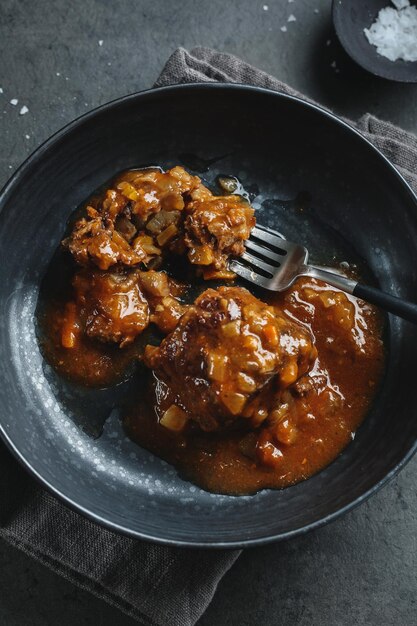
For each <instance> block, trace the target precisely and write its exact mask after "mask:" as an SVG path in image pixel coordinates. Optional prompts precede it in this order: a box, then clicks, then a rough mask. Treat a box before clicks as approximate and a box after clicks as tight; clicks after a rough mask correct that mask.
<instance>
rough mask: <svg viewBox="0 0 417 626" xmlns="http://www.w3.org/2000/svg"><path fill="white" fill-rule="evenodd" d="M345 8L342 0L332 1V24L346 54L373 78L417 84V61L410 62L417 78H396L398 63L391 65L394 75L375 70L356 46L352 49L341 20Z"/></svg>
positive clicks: (393, 62)
mask: <svg viewBox="0 0 417 626" xmlns="http://www.w3.org/2000/svg"><path fill="white" fill-rule="evenodd" d="M387 2H388V0H387ZM387 6H389V5H387ZM344 7H345V5H344V4H343V2H342V0H332V8H331V11H332V22H333V26H334V30H335V32H336V35H337V38H338V40H339V42H340V44H341V46H342V48H343V50H344V51H345V52H346V54H347V55H348V56H349V57H350V58H351V59H352V60H353V61H354V62H355V63H356V64H357V65H359V66H360V67H361V68H362V69H364V70H365V71H366V72H369V74H372V75H373V76H377V77H378V78H383V79H384V80H391V81H394V82H396V83H403V84H407V85H413V84H415V83H417V61H410V63H413V64H415V66H416V77H415V78H398V77H397V76H395V68H394V64H395V63H396V61H391V63H392V64H393V69H394V73H393V74H390V73H388V72H384V70H383V69H382V70H381V69H374V67H372V68H371V67H370V66H369V65H368V63H367V60H366V57H365V59H364V58H363V57H362V56H361V55H360V54H357V52H356V48H355V47H354V46H353V47H352V46H351V45H350V41H349V40H348V39H347V38H346V37H345V31H344V29H343V20H342V18H341V15H342V14H343V12H342V9H343V8H344ZM368 43H369V42H368ZM369 46H371V44H369ZM375 52H376V51H375ZM404 62H405V63H406V62H407V61H404Z"/></svg>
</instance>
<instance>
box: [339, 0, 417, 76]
mask: <svg viewBox="0 0 417 626" xmlns="http://www.w3.org/2000/svg"><path fill="white" fill-rule="evenodd" d="M411 4H413V0H412V1H411ZM386 6H393V5H392V4H391V3H390V1H389V0H333V8H332V13H333V23H334V27H335V31H336V34H337V36H338V39H339V41H340V43H341V44H342V46H343V47H344V49H345V50H346V52H347V53H348V55H349V56H350V57H351V58H352V59H353V60H354V61H355V62H356V63H358V65H360V66H361V67H363V68H364V69H365V70H368V72H371V73H372V74H375V75H376V76H381V77H382V78H388V79H389V80H395V81H398V82H401V83H417V61H414V62H411V61H403V60H402V59H398V61H390V60H389V59H386V58H385V57H383V56H381V55H380V54H378V53H377V51H376V48H375V46H371V44H370V43H369V41H368V40H367V38H366V36H365V33H364V32H363V30H364V28H370V26H371V24H373V22H374V21H375V19H376V17H377V15H378V13H379V11H380V10H381V9H383V8H384V7H386Z"/></svg>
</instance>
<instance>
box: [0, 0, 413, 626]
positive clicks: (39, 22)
mask: <svg viewBox="0 0 417 626" xmlns="http://www.w3.org/2000/svg"><path fill="white" fill-rule="evenodd" d="M264 1H265V4H268V0H264ZM387 2H388V0H387ZM315 9H317V11H318V12H315ZM290 14H293V15H295V17H296V18H297V21H296V22H291V23H287V18H288V16H289V15H290ZM285 24H286V26H287V32H282V31H281V30H280V28H281V26H284V25H285ZM100 40H102V41H103V44H102V46H100V45H99V41H100ZM329 40H330V44H329V45H327V42H328V41H329ZM0 42H1V55H0V59H1V60H0V64H1V73H0V87H2V89H3V93H2V94H0V112H1V113H0V136H1V138H2V151H1V155H0V159H1V161H0V183H3V182H5V181H6V180H7V178H8V176H9V174H10V173H11V171H12V170H13V169H14V168H15V167H17V165H19V163H20V162H21V161H22V160H23V159H24V158H25V157H26V156H27V155H28V154H29V153H30V152H31V151H32V150H33V149H34V148H35V147H36V146H37V145H39V143H41V142H42V141H43V140H44V139H46V138H47V137H48V136H49V135H50V134H51V133H53V132H54V131H56V130H58V129H59V128H60V127H62V126H63V125H64V124H65V123H67V122H69V121H71V120H72V119H74V118H75V117H76V116H78V115H80V114H82V113H83V112H85V111H88V110H89V109H91V108H92V107H94V106H97V105H99V104H101V103H104V102H106V101H108V100H111V99H113V98H116V97H118V96H122V95H124V94H126V93H130V92H133V91H138V90H140V89H144V88H147V87H150V86H151V84H152V82H153V81H154V80H155V79H156V77H157V75H158V73H159V71H160V69H161V67H162V65H163V63H164V61H165V60H166V58H167V57H168V55H169V54H170V52H171V51H173V50H174V49H175V48H176V47H177V46H179V45H183V46H185V47H192V46H194V45H207V46H212V47H215V48H217V49H220V50H225V51H229V52H232V53H234V54H237V55H239V56H242V57H244V58H245V59H247V60H248V61H249V62H251V63H253V64H254V65H258V66H259V67H261V68H262V69H264V70H266V71H269V72H271V73H273V74H275V75H276V76H278V77H279V78H281V79H282V80H286V81H287V82H288V83H289V84H291V85H292V86H293V87H295V88H297V89H299V90H301V91H304V92H305V93H306V94H308V95H309V96H311V97H313V98H316V99H317V100H319V101H321V102H322V103H324V104H326V105H328V106H331V107H333V108H334V109H335V110H336V112H338V113H339V114H342V115H345V116H348V117H357V116H358V115H361V114H362V113H364V112H365V111H371V112H372V113H374V114H376V115H379V116H381V117H383V118H384V119H389V120H392V121H393V122H395V123H397V124H398V125H400V126H402V127H404V128H408V129H411V130H413V131H414V132H417V85H400V84H394V83H389V82H387V81H384V80H381V79H377V78H374V77H372V76H370V75H368V74H367V73H365V72H364V71H363V70H361V69H359V68H357V67H356V66H355V65H353V63H352V62H351V61H350V60H349V59H348V58H347V57H346V55H345V54H344V53H343V51H342V50H341V49H340V47H339V46H338V45H337V43H336V42H335V38H334V35H333V33H332V30H331V24H330V1H329V0H294V2H293V3H287V1H286V0H281V1H276V2H269V4H268V11H265V10H264V9H263V2H254V1H253V0H229V2H224V1H220V0H211V2H203V0H183V2H182V3H174V2H168V1H167V0H164V1H162V0H161V1H159V2H155V1H154V0H153V1H152V0H136V1H135V0H124V1H123V2H120V3H115V2H100V1H99V0H72V1H71V2H66V1H65V0H55V2H52V1H50V2H48V1H47V0H38V1H37V2H31V1H30V0H2V1H1V5H0ZM333 61H336V68H334V67H332V66H331V64H332V63H333ZM336 70H339V71H336ZM13 98H17V99H18V101H19V102H18V104H17V106H13V105H11V104H10V100H11V99H13ZM23 105H26V106H27V107H28V108H29V112H28V113H27V114H26V115H19V111H20V108H21V107H22V106H23ZM28 210H30V207H28ZM410 419H413V416H410ZM416 481H417V459H414V460H413V461H411V463H410V464H409V465H408V466H407V468H406V469H405V470H404V471H403V472H402V473H401V474H400V476H399V477H398V478H396V479H395V480H394V481H393V482H391V484H390V485H388V486H387V487H386V488H385V489H384V490H383V491H382V492H380V493H379V494H377V495H376V496H375V497H373V498H372V499H371V500H370V501H368V502H367V503H365V504H364V505H362V506H361V507H360V508H359V509H357V510H356V511H354V512H352V513H350V514H349V515H347V516H346V517H344V518H343V519H341V520H339V521H337V522H335V523H334V524H332V525H331V526H328V527H325V528H322V529H320V530H319V531H316V532H315V533H313V534H310V535H307V536H305V537H302V538H299V539H296V540H293V541H291V542H288V543H286V544H278V545H275V546H270V547H266V548H262V549H256V550H251V551H247V552H245V553H244V555H243V556H242V557H241V558H240V559H239V561H238V562H237V564H236V565H235V567H234V568H233V569H232V570H231V571H230V572H229V573H228V574H227V575H226V577H225V578H224V580H223V581H222V583H221V585H220V586H219V590H218V593H217V595H216V596H215V599H214V601H213V603H212V605H211V606H210V608H209V609H208V611H207V613H206V615H205V616H204V617H203V618H202V620H201V622H200V623H201V626H213V625H214V624H216V626H217V625H219V626H222V625H226V624H227V625H228V626H235V625H236V626H237V625H239V626H246V625H248V626H249V625H252V624H259V623H264V624H266V625H271V626H272V625H274V624H278V623H279V624H281V625H283V626H287V625H288V626H293V625H294V624H296V625H297V626H298V625H302V626H303V625H304V624H305V625H306V626H307V624H308V625H309V626H334V625H337V626H345V625H346V626H347V625H350V624H355V625H356V624H364V625H365V624H366V625H367V626H374V625H375V626H376V625H379V624H383V625H384V626H385V625H388V626H389V625H391V624H402V625H403V626H414V625H415V624H416V623H417V618H416V614H417V606H416V597H417V533H416V531H417V495H416V490H415V487H414V485H415V484H416ZM77 623H79V624H86V625H89V624H91V625H93V624H94V625H97V626H100V625H102V626H106V625H108V624H112V626H128V625H130V624H132V625H133V624H134V623H135V622H134V621H133V620H131V619H129V618H127V617H125V616H123V615H122V614H121V613H119V612H118V611H117V610H116V609H113V608H111V607H108V606H107V605H106V604H105V603H104V602H102V601H100V600H97V599H95V598H93V597H92V596H91V595H90V594H88V593H86V592H84V591H82V590H80V589H77V588H75V587H74V586H73V585H71V584H69V583H68V582H66V581H65V580H63V579H61V578H59V577H57V576H56V575H55V574H53V573H51V572H49V571H48V570H47V569H45V568H44V567H43V566H40V565H39V564H37V563H35V562H34V561H32V560H31V559H30V558H28V557H26V556H25V555H23V554H21V553H19V552H17V551H16V550H14V549H12V548H10V547H9V546H7V545H6V544H5V543H0V624H5V625H7V626H45V625H47V624H60V626H61V625H62V626H70V625H71V626H72V625H73V624H77Z"/></svg>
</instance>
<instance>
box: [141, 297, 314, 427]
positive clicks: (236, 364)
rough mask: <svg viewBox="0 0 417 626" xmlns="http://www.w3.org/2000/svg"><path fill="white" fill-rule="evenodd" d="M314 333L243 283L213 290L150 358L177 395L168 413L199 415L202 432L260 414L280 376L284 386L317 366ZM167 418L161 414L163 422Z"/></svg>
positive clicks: (149, 353)
mask: <svg viewBox="0 0 417 626" xmlns="http://www.w3.org/2000/svg"><path fill="white" fill-rule="evenodd" d="M316 354H317V353H316V349H315V347H314V345H313V339H312V337H311V335H310V333H309V332H308V331H307V330H306V329H305V328H304V327H303V326H301V325H299V324H296V323H295V322H293V321H292V320H290V319H289V318H287V317H286V316H284V315H283V314H282V313H280V312H278V311H277V310H276V309H274V307H272V306H268V305H267V304H265V303H263V302H261V301H260V300H258V299H257V298H255V297H254V296H252V295H251V294H250V293H249V292H248V291H246V289H242V288H239V287H220V288H219V289H217V290H214V289H208V290H206V291H205V292H204V293H203V294H201V296H199V298H197V300H196V302H195V304H194V306H192V307H190V309H189V310H188V311H187V312H186V313H185V314H184V315H183V316H182V318H181V319H180V321H179V323H178V326H177V327H176V329H175V330H174V331H173V332H172V333H171V334H170V335H168V336H167V337H166V338H165V339H164V340H163V341H162V343H161V345H160V346H159V347H153V346H148V347H147V349H146V351H145V363H146V364H147V365H148V367H150V368H152V369H154V370H155V372H156V374H157V376H158V377H159V378H160V379H161V380H162V381H163V382H164V383H165V384H166V385H167V386H168V388H169V389H170V391H171V393H172V394H173V397H174V398H175V400H174V403H173V407H171V409H168V412H169V411H171V412H170V414H169V416H168V417H170V416H171V417H172V416H173V419H174V421H176V422H178V419H179V416H180V415H182V416H184V415H185V416H186V417H187V418H192V419H193V420H195V421H196V422H198V424H199V425H200V427H201V428H202V429H203V430H206V431H215V430H220V429H222V428H224V427H227V426H229V425H230V424H232V423H233V422H235V421H236V420H237V419H238V418H239V417H250V418H251V419H253V411H252V406H251V404H252V400H253V399H254V397H255V396H256V394H257V393H258V392H259V391H260V390H262V389H263V388H264V387H265V386H266V385H267V384H268V383H269V381H271V379H272V378H273V377H275V381H273V383H271V384H276V385H277V386H278V388H282V389H283V388H285V387H288V386H289V385H291V384H293V383H294V382H295V381H296V380H297V379H298V378H299V377H300V376H302V375H303V374H305V373H306V372H308V371H309V369H310V368H311V366H312V364H313V362H314V360H315V358H316ZM163 420H165V422H166V421H167V416H166V415H164V416H162V420H161V421H162V423H164V421H163Z"/></svg>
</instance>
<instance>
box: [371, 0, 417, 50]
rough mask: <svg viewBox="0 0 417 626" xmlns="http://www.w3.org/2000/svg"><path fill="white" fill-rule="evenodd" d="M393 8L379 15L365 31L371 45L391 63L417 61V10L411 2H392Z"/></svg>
mask: <svg viewBox="0 0 417 626" xmlns="http://www.w3.org/2000/svg"><path fill="white" fill-rule="evenodd" d="M392 4H393V5H394V6H395V8H393V7H385V8H384V9H381V10H380V12H379V13H378V17H377V18H376V20H375V22H374V23H373V24H372V26H371V27H370V28H369V29H368V28H365V29H364V33H365V36H366V38H367V39H368V41H369V43H370V44H371V45H373V46H375V47H376V51H377V53H378V54H380V55H381V56H383V57H385V58H387V59H389V60H390V61H397V60H398V59H403V60H404V61H417V8H416V7H415V6H410V2H409V0H392Z"/></svg>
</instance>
